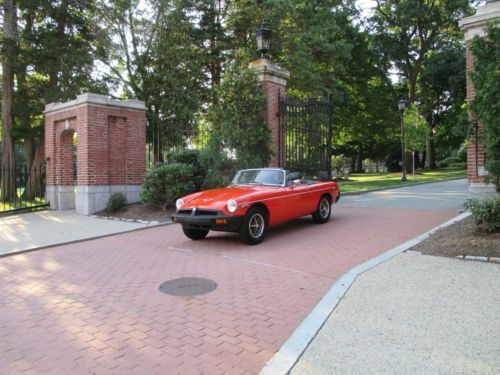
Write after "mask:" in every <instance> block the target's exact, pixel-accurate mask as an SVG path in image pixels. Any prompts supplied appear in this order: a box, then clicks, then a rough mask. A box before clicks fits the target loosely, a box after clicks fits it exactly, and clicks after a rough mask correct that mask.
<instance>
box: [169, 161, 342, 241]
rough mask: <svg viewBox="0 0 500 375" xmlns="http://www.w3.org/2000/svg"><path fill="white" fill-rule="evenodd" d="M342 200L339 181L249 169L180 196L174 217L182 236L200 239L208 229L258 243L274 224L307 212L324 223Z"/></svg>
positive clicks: (269, 169) (295, 173)
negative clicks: (228, 180) (216, 185)
mask: <svg viewBox="0 0 500 375" xmlns="http://www.w3.org/2000/svg"><path fill="white" fill-rule="evenodd" d="M339 198H340V191H339V189H338V186H337V184H336V183H335V182H315V181H311V180H301V179H300V174H299V173H297V172H289V171H287V170H285V169H277V168H261V169H245V170H241V171H239V172H238V173H236V176H235V177H234V179H233V181H232V182H231V185H229V186H228V187H225V188H221V189H213V190H205V191H200V192H197V193H194V194H190V195H187V196H185V197H183V198H180V199H178V200H177V202H176V207H177V212H176V214H174V215H173V216H172V221H174V222H176V223H180V224H181V225H182V230H183V231H184V234H185V235H186V236H187V237H188V238H190V239H192V240H201V239H203V238H205V237H206V235H207V233H208V232H209V231H210V230H214V231H224V232H238V233H239V235H240V237H241V239H242V240H243V241H244V242H246V243H247V244H250V245H255V244H258V243H260V242H261V241H262V240H263V239H264V237H265V235H266V232H267V228H268V227H269V226H270V225H274V224H279V223H282V222H285V221H288V220H292V219H295V218H298V217H301V216H305V215H312V218H313V221H314V222H316V223H318V224H321V223H326V222H327V221H328V220H329V219H330V212H331V205H332V203H334V202H337V201H338V200H339Z"/></svg>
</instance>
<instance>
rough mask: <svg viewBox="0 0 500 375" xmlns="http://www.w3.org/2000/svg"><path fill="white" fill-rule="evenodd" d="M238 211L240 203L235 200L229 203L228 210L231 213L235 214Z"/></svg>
mask: <svg viewBox="0 0 500 375" xmlns="http://www.w3.org/2000/svg"><path fill="white" fill-rule="evenodd" d="M237 209H238V203H236V201H235V200H234V199H230V200H228V201H227V210H228V211H229V212H235V211H236V210H237Z"/></svg>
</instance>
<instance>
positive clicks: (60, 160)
mask: <svg viewBox="0 0 500 375" xmlns="http://www.w3.org/2000/svg"><path fill="white" fill-rule="evenodd" d="M145 109H146V108H145V106H144V102H142V101H139V100H133V99H129V100H114V99H109V98H108V97H106V96H104V95H97V94H82V95H79V96H78V97H77V99H76V100H72V101H70V102H66V103H52V104H49V105H47V106H46V108H45V156H46V171H47V172H46V173H47V177H46V181H47V182H46V184H47V200H48V201H49V202H50V207H51V208H52V209H59V210H65V209H75V208H76V212H77V213H80V214H83V215H89V214H92V213H95V212H97V211H99V210H102V209H104V208H105V207H106V204H107V202H108V199H109V197H110V196H111V194H112V193H115V192H121V193H123V194H124V195H125V196H126V198H127V202H128V203H133V202H137V201H139V193H140V192H141V191H142V183H143V179H144V172H145V171H146V117H145ZM75 132H76V134H77V135H78V143H77V151H76V154H77V164H76V165H77V167H76V169H77V175H76V179H75V176H74V164H73V152H74V145H73V135H74V134H75Z"/></svg>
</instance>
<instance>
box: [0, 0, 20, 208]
mask: <svg viewBox="0 0 500 375" xmlns="http://www.w3.org/2000/svg"><path fill="white" fill-rule="evenodd" d="M16 56H17V8H16V2H15V1H14V0H4V2H3V35H2V153H1V156H2V171H1V172H2V184H1V187H0V188H1V198H2V200H4V201H5V200H10V199H12V198H13V197H14V195H15V194H16V191H15V182H14V180H15V177H14V172H15V171H14V168H15V152H14V140H13V139H12V137H11V134H10V133H11V131H12V129H13V127H14V114H13V99H14V70H15V63H16Z"/></svg>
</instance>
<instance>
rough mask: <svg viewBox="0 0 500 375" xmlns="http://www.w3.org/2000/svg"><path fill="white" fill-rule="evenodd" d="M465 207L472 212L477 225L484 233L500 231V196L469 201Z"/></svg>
mask: <svg viewBox="0 0 500 375" xmlns="http://www.w3.org/2000/svg"><path fill="white" fill-rule="evenodd" d="M465 207H466V208H467V209H468V210H470V211H471V212H472V216H473V217H474V220H475V222H476V224H477V225H479V226H480V227H481V228H482V229H483V230H484V231H485V232H489V233H493V232H498V231H500V196H498V195H497V196H495V197H493V198H486V199H469V200H467V201H466V202H465Z"/></svg>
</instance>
